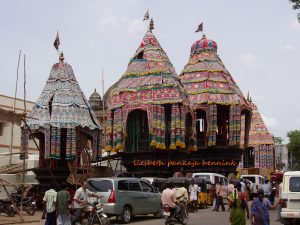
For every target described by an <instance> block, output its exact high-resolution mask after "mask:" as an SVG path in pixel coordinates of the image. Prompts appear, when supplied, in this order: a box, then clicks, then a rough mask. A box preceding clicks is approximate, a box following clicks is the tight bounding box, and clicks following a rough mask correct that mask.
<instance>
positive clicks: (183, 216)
mask: <svg viewBox="0 0 300 225" xmlns="http://www.w3.org/2000/svg"><path fill="white" fill-rule="evenodd" d="M180 210H181V211H180V212H179V213H178V214H177V215H175V216H174V213H175V210H174V209H173V208H171V207H170V206H169V205H167V204H165V205H163V211H164V216H165V225H174V224H182V225H186V224H187V223H188V220H189V214H188V211H187V207H186V205H184V204H182V205H181V207H180ZM182 210H183V211H182Z"/></svg>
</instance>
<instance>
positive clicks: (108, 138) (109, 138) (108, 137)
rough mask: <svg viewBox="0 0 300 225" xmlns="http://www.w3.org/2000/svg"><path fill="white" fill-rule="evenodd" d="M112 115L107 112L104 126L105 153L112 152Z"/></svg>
mask: <svg viewBox="0 0 300 225" xmlns="http://www.w3.org/2000/svg"><path fill="white" fill-rule="evenodd" d="M112 119H113V114H112V111H111V110H109V111H108V114H107V125H106V146H105V151H107V152H111V151H112V141H113V121H112Z"/></svg>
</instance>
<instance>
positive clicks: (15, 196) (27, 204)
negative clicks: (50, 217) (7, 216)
mask: <svg viewBox="0 0 300 225" xmlns="http://www.w3.org/2000/svg"><path fill="white" fill-rule="evenodd" d="M11 198H12V200H13V201H14V203H15V204H16V206H17V207H18V209H20V208H21V205H22V203H23V210H24V211H25V212H26V213H27V214H28V215H30V216H33V215H34V214H35V211H36V209H37V207H36V202H35V201H34V199H33V198H32V197H24V198H23V201H22V195H21V194H19V193H12V194H11Z"/></svg>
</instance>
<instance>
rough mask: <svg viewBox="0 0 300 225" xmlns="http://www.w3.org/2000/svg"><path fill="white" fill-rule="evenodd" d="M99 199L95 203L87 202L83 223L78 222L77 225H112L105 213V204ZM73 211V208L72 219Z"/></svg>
mask: <svg viewBox="0 0 300 225" xmlns="http://www.w3.org/2000/svg"><path fill="white" fill-rule="evenodd" d="M99 199H100V198H97V200H96V201H95V202H93V203H89V202H86V203H85V204H83V214H82V221H81V223H79V222H77V223H76V225H95V224H99V225H110V222H109V219H108V217H107V215H106V214H105V213H104V211H103V204H102V203H100V201H99ZM72 211H74V210H73V209H72V208H71V209H70V212H71V213H70V214H71V217H72ZM73 216H74V214H73Z"/></svg>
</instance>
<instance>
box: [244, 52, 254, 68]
mask: <svg viewBox="0 0 300 225" xmlns="http://www.w3.org/2000/svg"><path fill="white" fill-rule="evenodd" d="M240 58H241V61H242V63H243V65H244V66H246V67H248V68H252V69H255V68H257V67H258V64H257V59H256V57H255V56H254V55H252V54H250V53H244V54H241V56H240Z"/></svg>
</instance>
